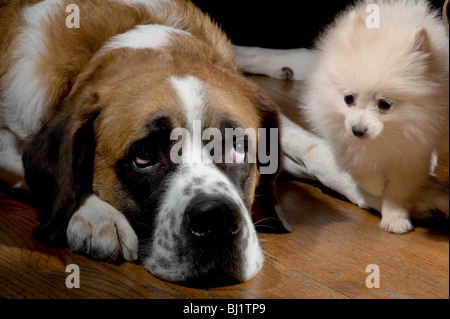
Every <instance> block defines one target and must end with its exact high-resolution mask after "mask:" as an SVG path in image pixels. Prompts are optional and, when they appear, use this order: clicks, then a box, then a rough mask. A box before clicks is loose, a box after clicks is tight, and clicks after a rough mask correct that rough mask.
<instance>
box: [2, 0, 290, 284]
mask: <svg viewBox="0 0 450 319" xmlns="http://www.w3.org/2000/svg"><path fill="white" fill-rule="evenodd" d="M75 9H76V10H75ZM76 12H78V13H79V25H76V23H71V22H73V21H72V20H71V19H75V18H76V17H74V16H71V15H72V14H73V13H76ZM0 34H1V36H0V60H1V64H0V177H1V179H2V180H3V181H5V182H6V183H8V185H9V186H10V187H11V188H15V189H25V190H29V192H30V198H31V199H30V200H31V202H32V203H33V204H34V205H35V206H36V208H38V209H39V220H40V225H39V226H38V227H37V228H36V229H35V231H34V236H35V238H37V239H38V240H40V241H42V242H43V243H45V244H49V245H60V243H61V242H63V243H64V242H65V243H66V244H68V246H69V247H70V248H71V250H72V251H74V252H80V253H84V254H86V255H89V256H91V257H92V258H96V259H106V260H113V261H115V260H118V259H125V260H127V261H137V260H139V262H140V263H141V264H142V265H143V266H144V267H145V269H147V270H148V271H149V272H151V273H152V274H154V275H155V276H157V277H159V278H161V279H164V280H167V281H171V282H177V283H183V284H191V283H195V284H196V283H199V282H210V281H214V280H219V281H221V280H231V281H246V280H248V279H250V278H252V277H253V276H254V275H255V274H256V273H257V272H258V271H259V270H260V268H261V266H262V264H263V259H264V258H263V252H262V249H261V245H260V243H259V241H258V237H257V234H256V232H255V228H254V224H253V222H252V218H251V211H252V207H253V204H254V202H258V203H259V207H260V210H261V211H262V213H263V214H264V215H265V216H266V217H268V218H269V219H272V220H274V224H276V225H278V227H280V228H281V229H284V230H290V226H289V225H288V224H286V221H285V220H284V218H283V216H282V214H281V212H280V210H279V206H278V205H277V202H276V198H275V197H274V196H272V194H273V193H274V189H273V185H274V178H275V177H276V175H277V173H278V171H279V170H275V171H274V172H271V173H269V174H260V172H261V168H262V167H263V166H264V165H265V164H266V163H264V162H262V161H261V160H259V159H257V160H255V161H249V160H248V158H247V156H248V154H247V152H249V149H250V148H255V147H256V146H260V144H261V142H260V141H265V142H263V143H266V144H267V143H268V141H273V140H274V134H275V133H272V131H271V130H269V129H272V128H277V127H278V118H277V110H276V106H274V105H273V103H271V102H270V101H269V100H268V99H267V98H265V97H264V96H263V95H262V94H261V92H259V90H258V89H257V88H256V86H255V85H253V84H251V83H249V81H248V80H246V79H245V78H244V77H243V76H242V75H241V74H240V71H239V68H238V64H237V61H236V59H235V56H234V50H233V48H232V46H231V44H230V42H229V40H228V39H227V37H226V36H225V35H224V33H222V31H220V29H219V28H218V27H217V26H216V25H215V24H214V23H213V22H211V20H210V19H209V17H208V16H207V15H205V14H203V13H202V12H201V11H200V10H199V9H197V8H196V7H195V6H194V5H193V4H191V3H190V2H188V1H185V0H110V1H104V0H83V1H81V0H79V1H78V0H45V1H33V0H28V1H25V0H17V1H15V0H13V1H9V0H8V1H0ZM195 127H197V129H199V128H200V131H202V132H204V131H205V130H207V129H209V128H215V129H216V131H217V130H218V131H219V133H222V134H221V136H222V140H220V141H219V142H218V141H217V140H216V142H218V143H219V145H220V146H222V148H223V151H222V152H220V153H219V154H221V156H219V157H220V158H219V159H222V161H220V160H219V161H217V160H215V159H217V158H216V157H217V154H215V152H214V154H212V152H211V151H210V149H208V148H205V144H206V141H204V140H202V141H200V142H196V141H195V140H191V139H189V138H183V136H175V137H174V136H173V135H174V134H173V132H174V130H175V129H177V128H183V129H184V131H185V132H188V133H189V134H191V135H192V134H194V133H195V132H193V131H194V129H195ZM238 128H240V129H241V130H242V131H243V132H246V131H247V130H248V129H251V130H254V131H255V132H258V133H259V134H253V135H251V134H244V133H242V134H241V136H239V134H238V135H237V136H234V137H233V141H234V142H232V143H227V140H226V139H227V134H226V132H227V129H234V130H237V129H238ZM260 128H267V130H259V131H258V129H260ZM237 131H238V130H237ZM261 132H262V133H261ZM275 132H276V131H275ZM215 136H217V134H216V135H215ZM223 136H225V137H223ZM275 137H276V136H275ZM182 141H183V143H182V145H181V146H182V147H179V146H180V143H181V142H182ZM175 145H178V147H177V152H176V155H177V156H178V157H181V161H178V162H177V161H174V160H173V158H172V156H171V153H173V148H174V146H175ZM214 150H215V149H214ZM172 155H173V154H172ZM213 157H214V158H213ZM255 199H257V200H255Z"/></svg>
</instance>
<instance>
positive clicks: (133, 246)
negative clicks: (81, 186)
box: [67, 194, 138, 261]
mask: <svg viewBox="0 0 450 319" xmlns="http://www.w3.org/2000/svg"><path fill="white" fill-rule="evenodd" d="M67 241H68V243H69V247H70V249H71V250H72V251H74V252H81V253H86V254H88V255H90V256H91V257H92V258H95V259H110V260H117V259H118V258H119V257H120V256H122V257H123V258H124V259H125V260H128V261H133V260H136V259H137V258H138V238H137V236H136V233H135V232H134V230H133V228H131V225H130V223H129V222H128V220H127V219H126V218H125V216H124V215H123V214H122V213H120V212H119V211H118V210H116V209H115V208H114V207H112V206H111V205H109V204H108V203H106V202H104V201H103V200H101V199H100V198H98V197H97V196H96V195H94V194H91V195H88V196H86V197H85V198H84V199H83V200H82V203H81V205H80V208H78V210H77V211H76V212H75V214H74V215H73V216H72V218H71V219H70V222H69V226H68V228H67Z"/></svg>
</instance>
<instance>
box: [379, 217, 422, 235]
mask: <svg viewBox="0 0 450 319" xmlns="http://www.w3.org/2000/svg"><path fill="white" fill-rule="evenodd" d="M380 226H381V228H382V229H383V230H385V231H387V232H390V233H395V234H403V233H406V232H409V231H411V230H413V229H414V226H413V225H412V223H411V221H410V220H409V219H408V218H405V217H398V216H383V217H382V218H381V223H380Z"/></svg>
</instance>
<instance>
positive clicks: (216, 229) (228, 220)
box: [185, 194, 242, 241]
mask: <svg viewBox="0 0 450 319" xmlns="http://www.w3.org/2000/svg"><path fill="white" fill-rule="evenodd" d="M185 216H186V218H187V222H188V225H189V228H190V230H191V232H192V234H193V235H194V236H195V238H198V239H214V240H218V241H231V240H232V239H233V238H235V237H236V236H237V235H238V233H239V232H240V230H241V222H242V217H241V214H240V210H239V207H238V206H237V205H236V204H235V203H233V202H231V201H230V200H227V199H223V198H220V197H211V195H207V194H199V195H197V196H196V197H195V198H194V199H192V200H191V202H190V204H189V205H188V207H187V208H186V215H185Z"/></svg>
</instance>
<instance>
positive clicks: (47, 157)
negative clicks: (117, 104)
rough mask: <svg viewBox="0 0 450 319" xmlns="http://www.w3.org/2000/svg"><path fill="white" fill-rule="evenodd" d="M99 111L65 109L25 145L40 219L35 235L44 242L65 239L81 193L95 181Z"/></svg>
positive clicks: (25, 159)
mask: <svg viewBox="0 0 450 319" xmlns="http://www.w3.org/2000/svg"><path fill="white" fill-rule="evenodd" d="M98 114H99V108H95V107H93V108H90V109H88V110H84V111H81V112H76V113H73V112H66V113H62V114H60V115H58V116H56V117H55V118H54V119H53V120H52V121H51V122H49V123H48V124H47V125H45V126H44V127H43V128H42V129H41V130H40V132H38V134H36V136H35V137H34V138H33V139H32V140H31V141H30V142H29V143H28V144H27V146H26V149H25V152H24V154H23V163H24V168H25V178H26V181H27V183H28V187H29V189H30V196H31V201H32V204H33V205H34V206H36V208H37V209H38V210H39V221H40V222H41V224H40V225H39V226H38V227H36V229H35V230H34V232H33V235H34V237H35V238H36V239H37V240H39V241H41V242H43V243H44V244H47V245H53V246H54V245H61V244H63V243H65V240H66V238H65V231H66V228H67V225H68V222H69V220H70V218H71V216H72V215H73V213H74V212H75V211H76V209H77V208H78V205H79V200H80V196H81V193H82V192H83V191H85V188H88V189H87V190H89V188H90V187H91V185H92V167H93V158H94V151H95V142H94V134H93V122H94V120H95V118H96V117H97V116H98Z"/></svg>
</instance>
